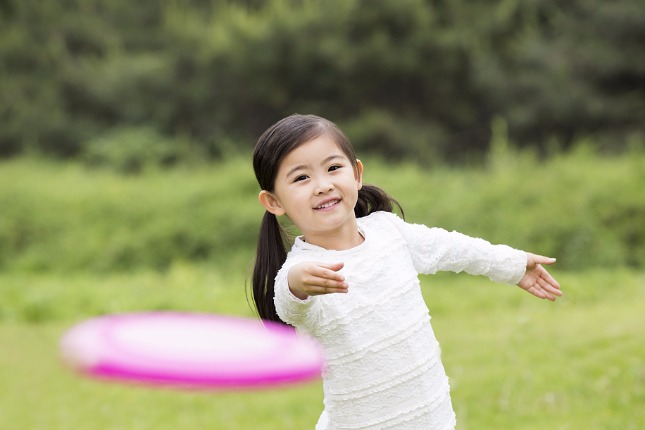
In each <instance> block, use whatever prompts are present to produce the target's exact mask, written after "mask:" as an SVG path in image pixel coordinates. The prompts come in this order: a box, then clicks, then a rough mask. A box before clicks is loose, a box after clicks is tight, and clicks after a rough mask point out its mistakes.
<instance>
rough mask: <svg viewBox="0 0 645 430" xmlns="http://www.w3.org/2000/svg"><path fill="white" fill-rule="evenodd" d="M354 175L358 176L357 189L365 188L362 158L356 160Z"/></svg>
mask: <svg viewBox="0 0 645 430" xmlns="http://www.w3.org/2000/svg"><path fill="white" fill-rule="evenodd" d="M354 176H355V178H356V189H357V190H360V189H361V188H363V163H362V162H361V160H356V173H355V174H354Z"/></svg>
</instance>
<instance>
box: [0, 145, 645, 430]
mask: <svg viewBox="0 0 645 430" xmlns="http://www.w3.org/2000/svg"><path fill="white" fill-rule="evenodd" d="M493 155H494V156H493ZM364 161H365V165H366V174H365V181H366V182H368V183H374V184H377V185H380V186H382V187H383V188H384V189H386V190H387V191H388V192H390V193H391V194H392V195H394V196H395V197H396V198H397V199H398V200H399V201H400V202H401V203H402V204H403V206H404V208H405V210H406V216H407V219H408V220H409V221H412V222H420V223H425V224H428V225H438V226H441V227H444V228H448V229H456V230H459V231H461V232H463V233H466V234H470V235H474V236H482V237H485V238H487V239H489V240H491V241H493V242H497V243H507V244H509V245H511V246H515V247H520V248H525V249H527V250H530V251H533V252H537V253H543V254H547V255H548V254H551V255H553V256H555V257H558V261H559V263H558V265H557V266H556V267H555V268H554V270H553V272H554V274H555V275H556V276H557V278H558V279H559V281H560V282H561V284H562V285H563V288H564V290H565V296H564V297H563V298H562V299H561V300H558V302H556V303H549V302H545V301H541V300H538V299H536V298H534V297H532V296H530V295H528V294H526V293H524V292H522V291H520V290H519V289H518V288H515V287H508V286H501V285H494V284H492V283H490V282H489V281H487V280H486V279H482V278H476V277H470V276H468V275H448V274H441V275H437V276H434V277H425V278H423V289H424V294H425V297H426V300H427V303H428V305H429V307H430V310H431V314H432V316H433V320H432V322H433V327H434V329H435V332H436V333H437V336H438V338H439V340H440V342H441V345H442V350H443V360H444V364H445V366H446V369H447V372H448V374H449V376H450V380H451V386H452V389H453V391H452V393H453V402H454V406H455V409H456V412H457V416H458V430H479V429H484V430H487V429H519V430H538V429H539V430H543V429H555V430H579V429H585V430H610V429H611V430H614V429H621V430H625V429H626V430H630V429H642V428H645V408H643V405H644V404H645V332H644V331H643V328H644V327H645V317H644V316H643V315H644V312H643V309H644V308H645V272H644V271H643V267H644V266H643V261H645V246H644V245H643V244H644V243H645V242H644V241H645V225H644V224H643V219H644V217H645V187H644V186H643V183H645V182H644V181H645V176H644V175H645V173H644V172H645V152H643V151H635V152H634V153H633V154H626V155H623V156H618V157H601V156H598V155H595V154H593V153H590V152H588V151H585V148H584V147H581V149H579V150H578V151H577V152H573V153H571V154H559V155H556V156H554V157H552V158H551V159H548V160H543V161H539V162H538V161H537V160H536V159H535V158H534V157H532V156H530V154H516V153H513V152H512V151H510V152H507V153H503V152H502V153H500V152H499V151H498V153H495V154H492V155H491V162H490V163H489V165H488V166H487V167H484V168H479V169H467V168H459V169H457V168H447V167H446V168H435V169H433V170H432V171H425V170H424V169H421V168H420V167H417V166H414V165H398V166H391V165H389V164H386V163H384V162H378V161H375V160H364ZM257 191H258V189H257V185H256V184H255V180H254V178H253V174H252V172H251V167H250V162H249V160H245V159H233V160H229V161H228V162H227V163H222V164H217V165H211V166H206V165H204V166H198V167H196V168H194V169H189V168H187V167H180V168H177V169H174V170H169V171H154V170H152V171H147V172H146V173H145V174H143V175H141V176H124V175H120V174H117V173H115V172H113V171H110V170H91V169H87V168H85V167H83V166H82V165H80V164H78V163H56V162H51V161H43V160H36V159H18V160H12V161H7V162H2V163H0V348H1V349H0V429H2V430H5V429H7V430H41V429H42V430H69V429H83V430H103V429H115V430H116V429H118V430H121V429H133V430H134V429H136V430H146V429H154V430H165V429H173V430H175V429H193V428H213V429H236V430H238V429H281V430H285V429H297V430H301V429H312V428H313V426H314V424H315V422H316V420H317V418H318V415H319V413H320V411H321V410H322V393H321V384H320V382H313V383H310V384H306V385H302V386H296V387H289V388H281V389H277V390H265V391H259V392H254V391H251V392H235V393H186V392H178V391H171V390H166V389H164V390H152V389H148V388H143V387H133V386H124V385H119V384H108V383H99V382H96V381H91V380H87V379H85V378H81V377H79V376H78V375H76V374H73V373H72V372H70V371H68V370H67V369H66V368H65V367H64V366H63V365H62V364H61V363H60V361H59V359H58V340H59V338H60V336H61V335H62V334H63V333H64V331H65V330H66V329H67V328H69V327H70V326H71V325H73V324H74V323H76V322H79V321H81V320H84V319H86V318H90V317H93V316H96V315H102V314H106V313H117V312H130V311H142V310H165V309H169V310H188V311H200V312H212V313H223V314H234V315H244V316H252V315H253V311H252V310H251V309H250V307H249V306H248V303H247V297H246V294H245V282H246V280H247V277H248V274H249V269H250V263H251V262H252V260H253V252H254V242H255V238H256V234H257V228H258V225H259V221H260V216H261V213H262V211H261V208H260V206H259V204H258V203H257V201H256V198H255V196H256V194H257ZM625 267H631V269H625Z"/></svg>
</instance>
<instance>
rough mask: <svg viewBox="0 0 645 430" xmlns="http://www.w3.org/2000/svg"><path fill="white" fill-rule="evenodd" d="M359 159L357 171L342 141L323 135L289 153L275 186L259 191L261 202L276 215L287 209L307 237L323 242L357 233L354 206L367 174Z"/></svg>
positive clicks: (311, 241)
mask: <svg viewBox="0 0 645 430" xmlns="http://www.w3.org/2000/svg"><path fill="white" fill-rule="evenodd" d="M357 164H358V165H357V167H356V170H355V169H354V166H353V165H352V162H351V161H350V160H349V158H347V155H345V153H344V152H343V151H342V150H341V149H340V148H339V147H338V145H337V144H336V143H335V142H334V141H333V140H332V139H331V138H330V137H329V136H327V135H321V136H319V137H317V138H315V139H313V140H310V141H308V142H306V143H304V144H302V145H300V146H299V147H297V148H296V149H294V150H293V151H291V152H290V153H289V154H287V156H286V157H285V158H284V159H283V160H282V163H281V164H280V167H279V169H278V174H277V176H276V179H275V187H274V191H273V192H269V191H266V190H263V191H261V192H260V195H259V199H260V202H261V203H262V205H263V206H264V207H265V208H266V209H267V210H268V211H269V212H271V213H273V214H275V215H285V214H286V215H287V216H288V217H289V219H290V220H291V221H292V222H293V223H294V225H295V226H296V227H297V228H298V229H299V230H300V231H301V232H302V234H303V236H304V239H305V240H306V241H307V242H310V243H313V244H317V245H321V244H323V243H326V242H327V241H326V239H328V238H329V237H330V236H337V237H341V236H342V235H344V234H346V233H347V234H354V235H355V234H356V233H357V229H356V217H355V215H354V206H355V205H356V201H357V199H358V190H359V189H360V188H361V186H362V175H363V165H362V164H361V162H360V161H357ZM321 246H322V245H321Z"/></svg>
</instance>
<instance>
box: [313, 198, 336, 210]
mask: <svg viewBox="0 0 645 430" xmlns="http://www.w3.org/2000/svg"><path fill="white" fill-rule="evenodd" d="M336 203H338V200H332V201H330V202H327V203H325V204H322V205H320V206H316V209H325V208H328V207H330V206H334V205H335V204H336Z"/></svg>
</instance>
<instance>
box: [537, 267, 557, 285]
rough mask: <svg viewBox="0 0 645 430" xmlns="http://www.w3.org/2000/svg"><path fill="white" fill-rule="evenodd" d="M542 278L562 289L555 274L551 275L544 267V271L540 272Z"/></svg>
mask: <svg viewBox="0 0 645 430" xmlns="http://www.w3.org/2000/svg"><path fill="white" fill-rule="evenodd" d="M540 279H542V280H543V281H544V282H546V283H548V284H549V285H551V286H552V287H553V288H557V289H558V290H559V289H560V284H559V283H558V281H556V280H555V278H553V276H551V275H550V274H549V272H547V271H546V270H545V269H542V273H540Z"/></svg>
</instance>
